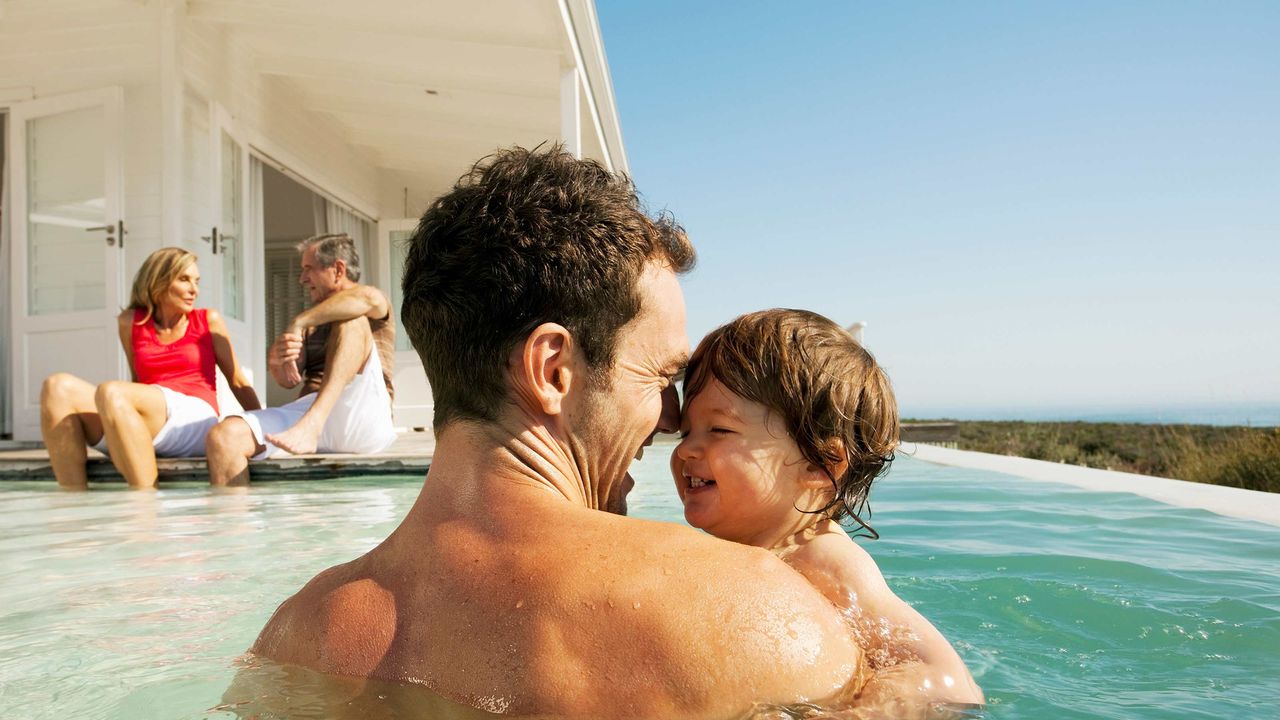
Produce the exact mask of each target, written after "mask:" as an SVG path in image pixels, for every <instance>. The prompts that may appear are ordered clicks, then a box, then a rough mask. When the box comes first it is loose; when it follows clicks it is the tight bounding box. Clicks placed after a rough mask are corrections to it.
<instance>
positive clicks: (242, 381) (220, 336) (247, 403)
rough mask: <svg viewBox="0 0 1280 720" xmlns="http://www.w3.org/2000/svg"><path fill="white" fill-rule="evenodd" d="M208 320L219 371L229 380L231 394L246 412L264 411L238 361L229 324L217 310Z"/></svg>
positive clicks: (213, 311)
mask: <svg viewBox="0 0 1280 720" xmlns="http://www.w3.org/2000/svg"><path fill="white" fill-rule="evenodd" d="M208 318H209V333H210V334H212V335H213V355H214V358H215V359H216V360H217V363H218V369H219V370H221V371H222V376H223V377H225V378H226V379H227V385H228V386H229V387H230V388H231V394H232V395H235V396H236V400H238V401H239V402H240V407H242V408H244V409H245V410H260V409H262V405H261V404H260V403H259V402H258V394H257V393H256V392H254V391H253V385H252V384H250V383H249V378H248V377H246V376H245V374H244V370H243V369H242V368H241V367H240V363H239V362H237V361H236V351H235V350H234V349H233V348H232V347H231V335H230V333H228V332H227V323H226V322H225V321H224V320H223V319H222V315H221V314H220V313H219V312H218V311H217V310H210V311H209V315H208Z"/></svg>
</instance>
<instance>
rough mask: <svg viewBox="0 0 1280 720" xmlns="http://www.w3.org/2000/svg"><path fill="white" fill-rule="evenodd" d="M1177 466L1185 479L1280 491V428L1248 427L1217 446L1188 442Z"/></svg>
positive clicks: (1177, 474)
mask: <svg viewBox="0 0 1280 720" xmlns="http://www.w3.org/2000/svg"><path fill="white" fill-rule="evenodd" d="M1175 468H1176V470H1175V472H1176V477H1178V478H1180V479H1182V480H1191V481H1193V482H1203V483H1212V484H1214V485H1226V486H1227V487H1238V488H1244V489H1246V490H1261V491H1263V492H1280V428H1271V429H1269V430H1247V429H1246V430H1243V431H1242V432H1239V433H1237V434H1235V435H1233V436H1232V437H1230V438H1228V439H1227V440H1226V442H1224V443H1221V445H1220V446H1219V447H1216V448H1207V447H1205V446H1202V445H1196V444H1193V443H1185V444H1184V446H1183V453H1182V456H1181V457H1180V458H1179V459H1178V461H1177V464H1176V466H1175Z"/></svg>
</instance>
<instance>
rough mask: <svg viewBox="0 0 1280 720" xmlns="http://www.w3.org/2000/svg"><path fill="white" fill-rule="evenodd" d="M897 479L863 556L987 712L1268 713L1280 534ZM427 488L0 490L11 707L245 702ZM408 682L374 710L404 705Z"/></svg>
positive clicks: (197, 706)
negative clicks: (323, 575) (942, 644)
mask: <svg viewBox="0 0 1280 720" xmlns="http://www.w3.org/2000/svg"><path fill="white" fill-rule="evenodd" d="M668 455H669V447H661V446H659V447H655V448H653V449H651V450H650V451H649V452H648V454H647V457H646V459H645V461H644V462H642V463H639V464H638V466H637V468H635V469H634V470H633V472H634V474H635V475H636V477H637V479H638V481H639V482H638V486H637V488H636V490H635V491H634V492H633V493H632V499H631V511H632V514H634V515H638V516H644V517H650V518H659V519H668V520H679V518H680V517H681V511H680V505H679V501H678V500H677V499H676V496H675V492H674V490H673V489H672V488H671V486H670V480H669V479H668V477H667V471H666V460H667V456H668ZM880 482H881V483H882V484H881V485H880V486H879V487H878V488H877V489H876V490H874V491H873V503H872V506H873V509H874V511H875V515H874V517H873V524H874V525H875V526H876V528H877V529H878V530H879V531H880V532H881V534H882V536H883V539H881V540H879V541H874V542H868V541H862V542H864V547H867V548H868V549H869V550H870V551H871V553H872V554H873V555H874V556H875V558H876V559H877V561H878V562H879V563H880V566H881V568H882V570H883V571H884V574H885V576H886V577H887V578H888V580H889V582H890V584H891V586H892V587H893V588H894V589H895V590H896V591H897V592H898V593H899V594H900V595H902V596H903V597H904V598H905V599H907V600H908V601H909V602H911V603H912V604H913V605H915V607H916V608H917V609H919V610H920V611H921V612H922V613H924V615H925V616H926V617H928V618H929V619H930V620H932V621H933V622H934V623H935V624H936V625H937V626H938V627H939V628H940V629H941V630H942V631H943V633H944V634H945V635H947V637H949V638H950V639H951V640H952V642H953V643H955V645H956V646H957V649H958V650H959V652H960V654H961V655H962V656H963V657H964V658H965V660H966V661H967V662H968V663H969V666H970V668H971V669H972V670H973V672H974V675H975V676H976V678H977V679H978V682H979V683H980V684H981V685H982V686H983V688H984V690H985V691H986V693H987V698H988V701H989V703H990V708H989V710H988V713H987V716H988V717H992V718H1055V719H1060V718H1161V719H1164V718H1194V717H1241V718H1251V717H1274V716H1275V708H1276V707H1277V706H1278V705H1280V679H1278V678H1277V674H1276V671H1275V668H1276V666H1277V665H1276V662H1277V659H1278V656H1280V652H1278V651H1277V648H1280V574H1278V573H1280V562H1278V561H1280V528H1276V527H1272V526H1268V525H1262V524H1258V523H1250V522H1247V521H1240V520H1232V519H1229V518H1224V517H1220V516H1217V515H1212V514H1210V513H1207V512H1204V511H1199V510H1190V509H1182V508H1172V507H1169V506H1165V505H1161V504H1158V503H1155V502H1153V501H1149V500H1145V499H1143V498H1139V497H1137V496H1132V495H1126V494H1120V493H1098V492H1090V491H1084V490H1079V489H1076V488H1072V487H1068V486H1059V485H1055V484H1049V483H1027V482H1023V481H1020V480H1018V479H1017V478H1013V477H1010V476H1006V475H999V474H996V473H991V472H984V471H974V470H962V469H956V468H946V467H940V466H934V465H929V464H926V463H924V462H921V461H918V460H913V459H911V458H902V459H900V460H899V461H898V462H897V463H895V465H894V467H893V470H892V471H891V472H890V474H889V476H888V477H886V478H883V479H882V480H881V481H880ZM419 487H420V479H418V478H407V477H406V478H388V477H379V478H365V479H360V478H353V479H346V480H342V481H340V482H335V481H299V482H275V483H264V484H261V485H259V486H256V487H254V488H253V489H252V490H251V491H250V492H249V493H247V494H240V495H215V494H211V493H210V492H209V491H208V490H207V489H206V488H204V487H201V486H199V485H186V486H178V487H174V488H170V489H164V490H161V491H160V492H158V493H154V494H148V493H134V492H127V491H125V490H124V489H123V488H122V487H118V488H115V487H113V488H107V489H104V490H96V491H94V492H92V493H88V494H66V493H59V492H54V491H53V489H52V486H51V484H49V483H32V482H23V483H0V517H2V518H3V520H2V521H0V718H11V717H22V718H72V717H74V718H129V719H131V720H132V719H138V718H227V717H234V716H235V714H234V711H233V710H232V709H214V708H217V707H222V708H227V707H229V705H230V704H234V703H235V702H237V701H238V700H239V699H241V698H239V697H237V696H236V694H235V693H236V692H238V691H232V692H228V686H229V685H230V684H231V682H232V679H233V677H234V676H235V675H236V672H237V670H238V669H239V665H238V661H237V659H238V658H240V657H241V655H242V653H243V651H244V650H245V648H246V647H248V645H249V644H250V643H251V642H252V641H253V639H254V637H255V636H256V634H257V632H258V630H260V629H261V627H262V625H263V623H264V622H266V619H267V618H268V616H269V615H270V614H271V612H272V611H273V610H274V609H275V606H276V605H277V604H278V603H279V602H280V601H281V600H283V599H284V598H285V597H286V596H287V595H289V594H290V593H292V592H293V591H295V590H296V589H297V588H298V587H300V586H301V584H302V583H303V582H305V581H306V580H307V579H309V578H310V577H311V576H312V575H314V574H315V573H316V572H317V571H318V570H320V569H323V568H325V567H327V566H329V565H332V564H334V563H337V562H341V561H345V560H348V559H350V558H351V557H353V556H355V555H356V554H358V553H360V552H362V551H364V550H366V549H368V548H370V547H372V546H373V545H374V544H376V543H377V542H378V541H380V540H381V539H382V538H383V537H384V536H385V535H386V534H387V533H388V532H389V531H390V530H391V529H392V528H393V527H395V525H396V523H397V522H398V521H399V519H400V517H401V516H402V514H403V513H404V512H405V511H406V510H407V509H408V507H409V505H410V504H411V503H412V501H413V499H414V498H415V496H416V494H417V491H418V488H419ZM384 695H385V696H387V697H386V698H385V699H383V698H384ZM393 695H394V693H393V692H385V693H384V692H381V691H379V692H378V693H375V694H373V695H372V696H367V697H365V698H364V700H363V702H365V703H368V702H373V703H375V704H377V703H379V702H383V703H385V705H386V706H385V707H383V708H381V710H383V711H385V712H382V713H381V714H382V715H383V716H386V717H403V716H405V712H404V708H403V707H402V706H400V705H395V698H394V697H393ZM369 697H372V698H373V699H372V700H370V699H369ZM298 707H301V706H298ZM317 708H319V705H318V704H317V705H315V707H314V708H312V710H299V711H296V712H293V713H291V714H290V717H324V716H326V715H328V714H332V713H331V711H324V710H320V709H317ZM350 712H351V714H352V715H353V716H362V715H368V714H369V707H368V706H367V705H366V706H362V707H360V708H359V709H358V710H357V709H355V708H351V709H350Z"/></svg>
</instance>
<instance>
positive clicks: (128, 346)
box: [116, 308, 138, 382]
mask: <svg viewBox="0 0 1280 720" xmlns="http://www.w3.org/2000/svg"><path fill="white" fill-rule="evenodd" d="M116 329H117V330H119V332H120V346H121V347H123V348H124V356H125V357H126V358H127V359H128V360H129V379H130V380H132V381H133V382H138V369H137V368H136V367H134V365H133V308H125V309H124V310H121V311H120V314H119V315H117V316H116Z"/></svg>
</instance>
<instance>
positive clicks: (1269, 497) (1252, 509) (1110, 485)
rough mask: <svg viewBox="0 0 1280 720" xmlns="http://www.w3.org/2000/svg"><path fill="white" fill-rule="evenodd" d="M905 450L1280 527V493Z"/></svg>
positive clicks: (921, 448) (911, 446)
mask: <svg viewBox="0 0 1280 720" xmlns="http://www.w3.org/2000/svg"><path fill="white" fill-rule="evenodd" d="M900 452H901V453H902V454H904V455H907V456H909V457H914V458H915V459H917V460H923V461H925V462H930V463H935V464H938V465H952V466H955V467H964V468H973V469H975V470H991V471H994V472H999V473H1005V474H1008V475H1016V476H1018V477H1020V478H1025V479H1027V480H1035V481H1042V482H1057V483H1066V484H1067V485H1074V486H1076V487H1080V488H1085V489H1088V490H1099V491H1103V492H1127V493H1133V494H1134V495H1141V496H1142V497H1146V498H1150V499H1152V500H1156V501H1158V502H1162V503H1165V504H1166V505H1176V506H1178V507H1188V508H1200V509H1202V510H1208V511H1209V512H1212V513H1217V514H1218V515H1226V516H1227V517H1233V518H1240V519H1243V520H1253V521H1255V522H1261V523H1266V524H1268V525H1277V526H1280V494H1277V493H1266V492H1259V491H1257V490H1243V489H1241V488H1233V487H1223V486H1221V485H1209V484H1206V483H1194V482H1187V481H1185V480H1173V479H1170V478H1159V477H1151V476H1149V475H1136V474H1134V473H1125V472H1116V471H1114V470H1097V469H1094V468H1086V467H1080V466H1078V465H1066V464H1062V463H1054V462H1046V461H1044V460H1030V459H1027V458H1020V457H1012V456H1008V455H991V454H989V453H980V452H972V451H969V450H953V449H949V448H943V447H936V446H932V445H923V444H919V443H903V444H902V449H901V451H900Z"/></svg>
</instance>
